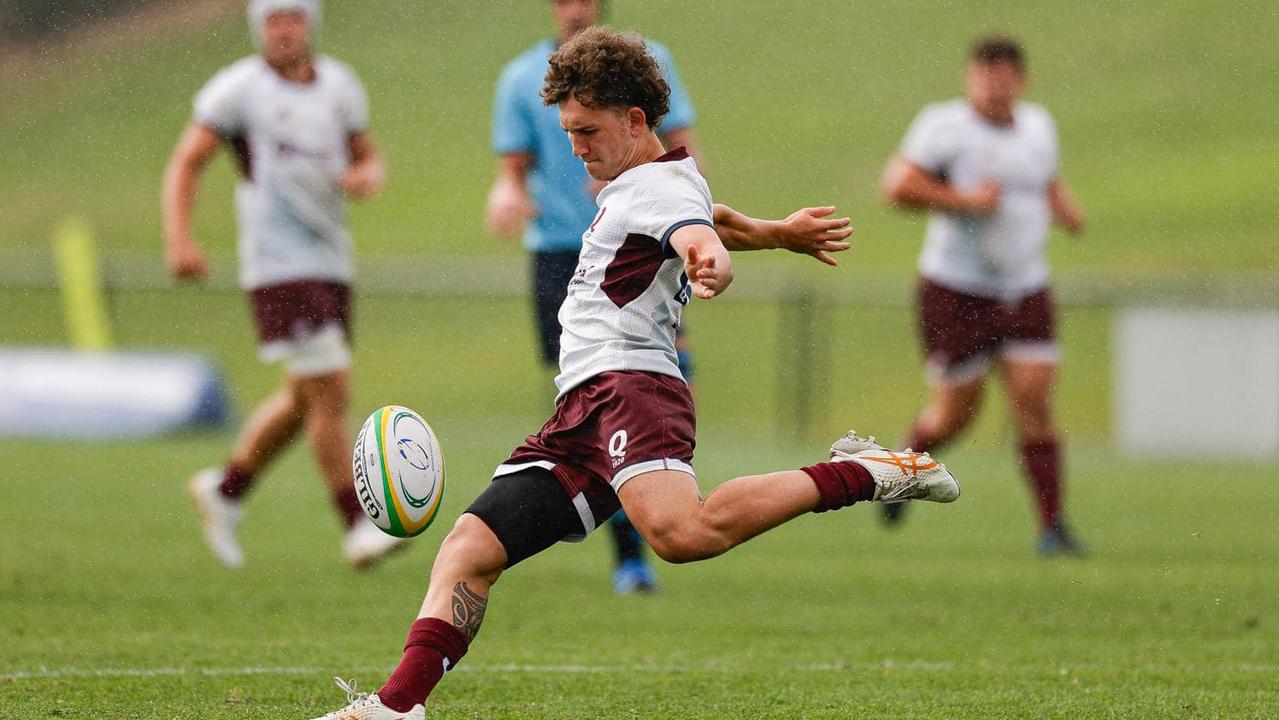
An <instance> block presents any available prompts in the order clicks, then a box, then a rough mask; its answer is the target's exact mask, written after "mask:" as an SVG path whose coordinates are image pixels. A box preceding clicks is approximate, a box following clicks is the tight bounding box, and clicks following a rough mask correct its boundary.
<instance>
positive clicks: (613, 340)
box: [555, 148, 714, 396]
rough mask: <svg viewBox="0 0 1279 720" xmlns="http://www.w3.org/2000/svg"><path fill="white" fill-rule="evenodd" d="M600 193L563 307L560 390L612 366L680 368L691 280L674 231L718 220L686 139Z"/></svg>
mask: <svg viewBox="0 0 1279 720" xmlns="http://www.w3.org/2000/svg"><path fill="white" fill-rule="evenodd" d="M596 203H597V204H598V205H599V208H600V209H599V213H598V214H596V216H595V220H594V221H593V222H592V223H591V226H590V227H589V228H587V230H586V232H585V233H583V235H582V251H581V254H580V255H579V256H578V263H577V271H576V272H575V273H574V274H573V279H572V280H571V281H570V282H569V285H568V297H567V299H565V301H564V304H563V305H562V306H561V307H560V314H559V318H560V325H561V327H563V332H562V333H561V335H560V374H559V376H558V377H556V378H555V385H556V387H557V388H558V389H559V393H560V395H561V396H562V395H563V394H564V393H566V392H568V391H569V390H570V389H572V388H573V387H575V386H576V385H579V384H580V383H582V382H584V381H586V380H589V379H590V378H592V377H594V376H596V375H599V374H600V373H604V372H608V371H611V370H641V371H644V372H651V373H659V374H662V375H670V376H672V377H677V378H678V377H682V376H681V375H680V371H679V360H678V357H677V356H676V353H675V329H676V328H677V327H679V323H680V316H681V313H682V311H683V308H684V305H686V304H687V303H688V299H689V286H688V278H687V277H685V275H684V262H683V260H681V259H680V257H679V256H678V255H677V254H676V253H675V251H674V250H673V249H672V248H671V246H670V239H671V233H673V232H675V230H677V229H679V228H681V227H684V226H685V225H693V224H701V225H709V226H711V227H714V222H713V220H712V209H711V191H710V188H709V187H708V186H707V185H706V180H704V179H703V178H702V176H701V174H700V173H698V172H697V163H696V162H695V161H694V160H693V159H692V158H691V157H689V155H688V153H687V152H685V151H684V149H683V148H679V149H676V150H673V151H671V152H669V153H667V154H665V155H663V156H662V157H660V158H658V159H657V160H655V161H654V162H651V163H645V164H643V165H640V166H638V167H634V168H631V169H630V170H627V171H626V172H624V173H622V174H621V175H619V176H618V177H617V179H615V180H613V181H612V182H611V183H609V184H608V185H607V186H606V187H605V188H604V189H603V190H602V191H600V194H599V197H598V198H596Z"/></svg>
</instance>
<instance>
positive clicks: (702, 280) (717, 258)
mask: <svg viewBox="0 0 1279 720" xmlns="http://www.w3.org/2000/svg"><path fill="white" fill-rule="evenodd" d="M684 274H685V275H687V276H688V279H689V282H691V283H692V285H693V295H695V296H697V297H699V298H701V299H702V300H710V299H711V298H713V297H718V296H720V295H723V294H724V291H725V290H726V289H728V286H729V285H730V284H732V282H733V264H732V262H731V261H730V260H729V259H728V251H727V250H725V249H724V248H723V247H722V246H721V247H720V248H719V249H718V251H712V252H709V253H704V252H701V251H699V250H698V249H697V246H696V245H689V246H688V256H687V257H685V258H684Z"/></svg>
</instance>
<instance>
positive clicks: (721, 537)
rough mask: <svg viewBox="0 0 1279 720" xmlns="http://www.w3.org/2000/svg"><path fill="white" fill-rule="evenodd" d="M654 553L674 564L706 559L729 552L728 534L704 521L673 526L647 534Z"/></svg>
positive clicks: (646, 536) (674, 524)
mask: <svg viewBox="0 0 1279 720" xmlns="http://www.w3.org/2000/svg"><path fill="white" fill-rule="evenodd" d="M644 539H645V540H647V541H648V544H649V546H650V547H652V548H653V553H654V554H656V555H657V556H658V557H659V558H661V559H663V560H665V561H666V562H668V563H672V564H675V565H679V564H683V563H690V562H696V561H698V560H706V559H709V558H713V557H715V556H716V555H722V554H724V553H726V552H728V550H729V548H731V547H732V543H731V542H730V541H729V540H728V536H727V534H726V533H724V532H721V531H720V530H717V529H716V528H715V527H713V526H712V525H711V524H708V523H704V522H701V521H691V520H690V521H686V522H681V523H673V524H670V525H666V526H663V527H661V528H656V529H655V530H654V531H653V532H650V533H649V534H647V535H645V537H644Z"/></svg>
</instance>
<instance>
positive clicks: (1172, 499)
mask: <svg viewBox="0 0 1279 720" xmlns="http://www.w3.org/2000/svg"><path fill="white" fill-rule="evenodd" d="M111 305H112V316H113V318H114V320H115V321H116V323H117V327H116V330H117V334H118V336H119V339H120V341H121V342H122V344H126V345H128V346H129V347H143V348H146V347H152V348H172V347H181V348H192V349H196V350H200V351H203V352H206V353H208V354H209V355H211V356H212V357H214V358H216V359H217V360H218V361H219V363H220V364H221V366H222V367H223V370H224V372H225V374H226V376H227V379H228V382H229V385H230V387H231V388H232V389H233V391H234V394H235V401H236V402H235V404H236V406H237V407H238V408H239V409H240V410H241V412H243V411H244V410H245V409H246V408H247V407H248V405H249V404H250V403H251V402H252V401H253V400H254V399H256V398H258V397H260V396H262V395H263V394H265V393H266V392H267V391H268V390H269V389H270V387H271V386H272V384H273V383H274V382H275V375H274V371H271V370H263V369H262V368H261V366H259V365H258V364H257V362H256V360H255V359H254V358H253V354H252V339H251V337H250V334H249V325H248V322H247V315H246V312H247V311H246V309H245V308H244V307H243V301H242V300H241V299H240V298H239V297H238V296H234V295H231V294H223V293H217V292H209V291H203V292H201V291H194V290H193V291H181V292H119V293H116V294H114V295H113V296H112V301H111ZM57 310H58V306H57V296H56V294H54V293H52V292H47V291H34V292H17V291H9V290H0V328H3V336H0V342H4V343H6V344H23V345H57V344H62V342H63V338H62V336H61V331H60V330H59V329H58V324H57ZM524 312H525V306H524V303H523V302H519V301H514V300H502V301H496V300H495V301H491V302H476V301H474V300H469V301H467V300H444V299H421V298H402V297H401V298H391V297H383V296H370V297H363V298H361V301H360V305H359V319H358V321H357V323H358V324H357V333H358V346H357V358H356V362H357V365H356V399H355V411H354V413H353V414H354V415H356V416H360V415H363V413H364V412H365V411H367V410H370V409H372V408H373V407H376V406H377V405H380V404H383V403H386V402H402V403H405V404H408V405H410V406H412V407H415V408H417V409H419V410H421V411H422V412H424V413H425V414H426V415H427V416H428V417H429V418H430V419H431V421H432V424H433V425H434V426H435V427H436V429H437V431H438V432H439V433H440V435H441V438H442V442H443V445H444V448H445V451H446V453H447V457H448V460H449V468H450V483H451V486H450V489H449V493H448V495H447V497H446V500H445V506H444V508H443V511H442V516H441V517H442V519H441V521H440V524H439V526H438V527H436V528H432V530H431V531H430V532H429V533H428V534H427V535H425V536H423V537H421V538H419V539H417V540H415V541H414V542H413V545H412V547H411V549H410V550H409V551H408V552H407V553H405V554H403V555H401V556H398V557H396V558H393V559H391V560H390V561H388V562H387V563H386V564H385V565H384V566H382V567H379V568H376V569H374V570H373V571H371V572H369V573H365V574H356V573H353V572H351V571H349V570H347V569H346V568H345V567H344V566H343V565H342V563H341V561H340V559H339V556H338V539H339V535H338V530H337V522H336V520H335V518H334V516H333V514H332V512H331V511H330V509H329V508H328V503H327V500H326V498H325V497H324V494H323V491H322V489H321V483H320V482H319V481H318V479H317V478H316V477H315V474H314V470H313V468H312V465H311V461H310V459H309V457H308V456H307V453H306V452H305V451H304V450H303V449H300V448H299V449H295V450H294V451H292V452H291V453H290V454H288V455H287V456H286V457H285V458H284V459H283V461H282V462H281V464H280V465H279V466H277V467H276V468H275V469H274V470H273V471H272V472H271V473H270V475H269V476H268V477H267V478H266V479H265V480H264V481H263V484H262V486H261V487H260V488H259V490H258V491H256V494H255V495H253V496H252V497H251V499H250V504H249V515H248V519H247V520H246V523H245V529H244V530H245V544H246V548H247V551H248V554H249V564H248V566H247V567H246V568H245V569H244V570H243V571H242V572H239V573H232V572H228V571H225V570H223V569H222V568H220V567H219V566H217V565H216V564H215V562H214V561H213V560H212V559H211V558H210V557H209V556H208V555H207V553H206V551H205V550H204V548H203V547H202V545H201V544H200V541H199V539H198V526H197V524H196V522H195V519H194V514H193V513H192V511H191V510H190V508H189V507H188V503H187V499H186V496H185V493H184V490H183V480H184V479H185V477H186V476H187V475H188V474H189V473H190V472H191V471H192V470H193V469H195V468H199V467H202V466H205V465H209V464H214V463H217V462H219V461H220V460H221V459H222V458H223V456H224V454H225V452H226V449H227V446H228V444H229V443H230V435H229V434H228V433H214V434H209V435H195V434H188V435H180V436H176V437H170V438H164V439H157V440H148V441H138V442H126V443H65V442H54V441H22V440H14V439H7V440H0V463H3V466H4V467H5V468H6V472H5V473H3V474H0V497H3V498H4V503H3V518H4V522H2V523H0V547H3V548H5V549H6V550H5V553H4V555H3V559H2V560H0V643H2V644H0V647H3V650H0V717H24V716H31V715H33V714H34V715H35V716H37V717H46V716H47V717H65V718H95V719H96V718H130V719H135V718H139V719H151V718H155V719H159V718H173V717H182V718H268V717H269V718H306V717H311V716H312V715H315V714H319V713H320V712H322V711H324V710H328V709H332V708H334V707H336V706H337V704H338V702H339V701H340V700H341V697H340V693H338V691H337V690H336V689H335V688H333V687H332V686H331V685H330V684H329V677H330V676H332V675H342V676H345V677H350V676H356V677H358V678H360V679H361V681H362V682H363V684H364V686H366V687H375V686H376V684H377V683H378V682H380V681H381V680H382V679H383V678H384V677H385V675H386V673H387V672H388V670H389V668H390V667H391V666H393V664H394V662H395V661H396V659H397V658H398V653H399V648H400V645H401V643H402V641H403V635H404V632H405V630H406V628H407V625H408V623H409V622H410V621H411V619H412V617H413V614H414V612H415V610H416V608H417V605H418V603H419V602H420V598H421V595H422V593H423V591H424V589H425V587H426V580H427V572H428V570H429V566H430V563H431V558H432V557H433V554H434V552H435V548H436V547H437V545H438V543H439V541H440V539H441V538H442V537H443V534H444V532H445V530H446V529H447V527H448V524H449V523H450V522H451V521H452V519H453V517H455V516H456V515H457V514H458V513H459V512H461V510H462V509H463V508H465V506H466V504H467V503H469V501H470V500H471V499H472V498H473V497H474V496H475V495H476V494H477V493H478V492H479V490H480V489H481V488H482V487H483V486H484V484H485V483H486V478H487V477H488V474H489V473H490V472H491V469H492V466H493V465H494V464H496V463H497V462H499V461H500V460H501V459H503V458H504V457H505V453H506V452H507V451H509V449H510V448H511V447H512V446H513V445H514V444H515V443H516V442H518V441H519V440H520V438H521V436H522V435H523V434H525V433H527V432H529V431H531V430H533V429H534V428H535V427H536V426H537V425H538V424H539V423H540V422H541V421H542V420H543V419H544V415H545V411H546V402H547V399H548V395H549V393H548V391H547V390H546V388H545V382H546V380H545V378H544V377H542V376H541V374H540V371H539V370H538V369H537V368H536V367H535V365H534V364H533V362H532V360H531V358H530V357H529V355H530V353H529V351H528V335H527V333H528V328H527V324H526V318H525V316H524ZM690 316H691V321H692V326H693V328H694V334H693V339H694V341H695V343H696V351H697V354H698V357H699V359H700V365H701V370H702V376H701V380H700V381H699V383H698V388H697V393H698V400H699V405H700V409H699V419H700V421H701V432H700V433H699V435H700V440H701V443H700V444H699V448H698V457H697V466H698V469H699V473H700V477H701V482H702V484H703V487H704V488H705V489H709V488H710V487H713V486H714V485H715V484H718V483H719V482H722V481H723V480H725V479H727V478H729V477H732V476H733V475H735V474H741V473H746V472H756V471H761V470H768V469H777V468H786V467H795V466H798V465H801V464H807V463H810V462H812V461H813V460H814V459H816V458H818V457H820V456H821V453H822V450H823V448H824V446H825V444H826V443H827V442H829V439H830V438H831V437H833V436H834V435H835V434H837V433H838V432H840V431H842V429H844V428H845V427H847V426H848V425H850V424H851V425H854V426H855V427H857V428H859V429H862V430H864V431H877V432H880V433H881V434H884V435H888V436H891V435H893V434H894V433H896V432H899V431H900V430H901V429H902V428H903V427H904V426H905V424H906V422H907V421H908V419H909V417H910V413H911V411H912V410H913V409H914V406H915V404H916V403H917V402H918V400H919V398H920V396H921V385H920V381H919V379H918V376H917V373H918V367H917V360H916V357H915V351H914V349H913V348H912V347H911V345H910V336H909V331H908V328H909V324H908V323H909V318H908V315H907V314H906V311H904V310H899V309H881V310H866V309H856V308H840V309H839V311H838V312H834V311H832V312H831V316H832V318H833V320H832V322H834V323H835V326H836V330H835V332H834V333H833V334H832V336H831V339H830V346H829V348H828V349H827V350H826V351H825V352H827V353H829V358H830V362H831V364H832V366H831V367H832V369H831V370H830V371H829V380H827V381H826V382H827V383H828V384H829V386H830V388H831V391H832V397H831V400H830V401H829V402H828V404H827V406H826V408H825V410H824V411H823V412H821V413H819V417H817V418H816V419H814V420H813V421H812V422H811V423H810V427H809V429H808V430H807V431H804V433H803V437H802V438H795V432H793V431H789V430H786V429H785V428H786V426H787V423H788V422H794V418H793V417H792V416H790V415H788V414H787V413H785V412H783V413H781V414H780V416H779V414H778V410H777V407H776V385H777V383H778V379H777V373H776V370H775V366H776V364H777V362H778V360H779V358H783V357H789V355H786V354H782V353H779V351H778V350H777V347H776V346H777V343H778V338H777V337H776V336H775V323H776V321H777V316H778V310H777V308H775V307H774V306H772V305H770V304H766V303H749V302H737V303H719V304H717V303H705V304H697V305H694V306H693V308H692V310H691V311H690ZM1066 317H1067V319H1068V322H1066V323H1065V329H1066V334H1067V340H1068V344H1067V348H1068V350H1069V351H1070V353H1071V355H1070V356H1069V357H1068V363H1067V366H1066V378H1065V380H1064V382H1063V386H1062V392H1061V396H1060V399H1059V401H1060V405H1061V408H1062V411H1063V416H1064V418H1065V419H1064V421H1063V422H1064V424H1065V425H1066V427H1067V428H1068V429H1069V431H1070V442H1069V448H1070V453H1069V469H1070V475H1069V481H1070V484H1069V504H1070V507H1071V509H1072V514H1073V517H1074V518H1075V522H1076V524H1077V526H1078V530H1079V532H1080V533H1081V535H1082V537H1083V538H1084V539H1085V540H1086V541H1087V542H1088V544H1089V546H1090V547H1091V549H1092V556H1091V557H1090V558H1089V559H1086V560H1081V561H1067V562H1045V561H1043V560H1041V559H1039V558H1038V557H1036V556H1035V554H1034V553H1033V549H1032V545H1033V539H1034V530H1033V522H1032V518H1031V513H1030V508H1029V501H1028V499H1027V497H1026V493H1025V491H1024V489H1023V483H1022V481H1021V480H1020V478H1019V476H1018V473H1017V470H1016V466H1015V459H1014V457H1013V454H1012V452H1011V449H1010V442H1009V441H1010V438H1009V435H1008V431H1007V429H1006V423H1005V422H1004V420H1003V418H1002V416H1001V415H1000V413H999V412H993V413H990V414H988V415H987V416H986V417H985V418H984V419H983V421H982V423H981V424H980V426H979V427H977V428H975V430H974V432H973V433H972V434H971V435H970V436H968V438H967V439H965V440H964V441H963V442H960V443H958V444H957V446H956V447H955V448H954V449H953V450H951V451H950V452H948V453H947V454H946V459H947V461H948V462H949V463H950V465H951V466H952V467H953V469H954V470H955V472H956V473H957V474H958V476H959V477H960V478H961V481H962V482H963V483H964V497H963V498H962V499H961V501H960V502H959V503H957V504H955V505H953V506H946V507H941V506H930V507H917V508H913V511H912V513H911V516H910V517H909V520H908V523H907V524H906V526H905V527H903V528H902V530H901V532H899V533H889V532H886V531H885V530H883V529H882V528H881V527H880V526H879V524H878V522H877V519H876V513H875V508H874V507H856V508H852V509H850V510H846V511H843V512H840V513H838V514H830V515H824V516H810V517H805V518H802V519H800V520H798V521H796V522H795V523H793V524H792V525H789V526H787V527H785V528H782V529H780V530H778V531H776V532H774V533H771V534H768V535H766V536H764V537H762V538H760V539H758V540H756V541H753V542H751V543H749V544H748V545H746V546H743V547H741V548H739V549H737V550H734V551H733V552H732V553H730V554H729V555H728V556H726V557H724V558H721V559H717V560H714V561H711V562H708V563H702V564H695V565H688V566H678V567H676V566H664V567H662V568H659V570H660V573H661V578H662V582H663V588H664V592H663V593H662V594H661V595H659V596H657V597H654V598H627V599H619V598H616V597H614V596H613V595H612V593H611V591H610V588H609V583H608V565H609V560H608V552H609V551H608V547H607V545H608V543H607V542H605V541H604V540H602V539H601V538H599V537H596V538H592V540H591V541H590V542H588V543H585V544H583V545H580V546H577V545H562V546H559V547H556V548H554V549H552V550H551V551H549V552H547V553H546V554H544V555H543V556H540V557H537V558H535V559H533V560H531V561H529V562H528V563H527V564H525V565H522V566H520V567H519V568H518V569H517V570H516V571H513V572H512V573H511V574H510V575H509V576H507V577H506V578H504V579H503V580H502V582H501V584H500V585H499V586H498V591H497V593H496V594H495V595H494V598H493V601H492V605H491V609H490V612H489V619H488V621H487V622H486V624H485V627H484V630H483V632H482V634H481V636H480V640H479V642H477V643H476V645H475V647H474V649H473V650H472V652H471V654H470V655H468V657H467V659H466V660H465V662H464V663H463V665H462V666H461V667H462V668H465V669H464V670H463V669H459V670H458V672H457V673H456V674H453V675H450V677H449V678H448V679H447V681H446V682H445V684H444V685H442V686H441V688H440V691H439V693H438V694H437V695H436V697H435V700H434V701H433V705H432V708H431V717H437V718H445V717H465V718H485V719H489V718H662V719H672V718H673V719H683V718H723V717H741V718H795V717H804V718H850V717H852V718H855V717H867V718H871V717H885V716H891V717H901V718H983V719H985V718H1022V717H1045V718H1062V719H1066V718H1079V717H1115V718H1129V717H1143V718H1146V717H1150V718H1269V717H1273V716H1274V715H1275V713H1276V712H1279V690H1277V689H1276V688H1279V646H1277V645H1276V644H1275V642H1274V637H1275V635H1274V628H1275V626H1276V624H1277V623H1279V616H1277V615H1276V613H1275V611H1274V603H1273V598H1274V597H1275V596H1276V594H1277V593H1279V575H1277V574H1276V573H1275V571H1274V567H1275V563H1276V560H1279V557H1276V550H1275V546H1274V543H1273V538H1272V532H1271V530H1270V527H1271V520H1272V518H1271V514H1272V513H1271V511H1270V504H1269V503H1267V502H1265V501H1264V500H1263V501H1259V498H1264V497H1265V494H1266V493H1267V492H1268V488H1269V485H1270V484H1271V482H1270V478H1271V477H1273V474H1274V467H1273V466H1266V465H1247V464H1239V463H1175V464H1174V463H1140V462H1136V461H1130V460H1121V459H1119V458H1117V457H1116V456H1115V455H1114V454H1113V453H1112V452H1110V451H1109V450H1108V449H1107V448H1106V444H1105V437H1106V434H1105V430H1104V428H1105V426H1106V425H1105V416H1106V413H1107V408H1106V406H1105V404H1104V400H1099V399H1098V398H1104V397H1106V393H1105V392H1101V391H1099V390H1098V388H1099V387H1100V388H1103V389H1104V387H1105V385H1104V383H1105V375H1106V371H1105V368H1106V357H1107V353H1106V350H1105V338H1106V328H1107V322H1108V315H1107V313H1105V312H1103V311H1098V310H1086V309H1078V308H1068V309H1067V310H1066ZM817 352H818V355H817V356H818V357H820V352H821V351H817ZM820 381H821V379H820V378H814V379H813V382H814V383H819V382H820ZM992 399H995V398H992ZM991 409H992V410H998V403H993V404H992V405H991ZM358 419H359V417H353V418H352V422H353V423H354V422H356V421H358ZM793 438H794V439H793ZM77 513H79V514H77ZM137 673H144V674H137ZM33 703H34V704H35V705H34V706H33ZM33 707H34V708H35V709H34V710H33Z"/></svg>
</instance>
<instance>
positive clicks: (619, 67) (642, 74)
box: [542, 27, 671, 128]
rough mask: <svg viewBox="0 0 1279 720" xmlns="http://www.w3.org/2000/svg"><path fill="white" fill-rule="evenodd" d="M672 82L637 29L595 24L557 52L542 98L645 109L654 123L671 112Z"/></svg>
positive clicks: (548, 100) (547, 72) (605, 106)
mask: <svg viewBox="0 0 1279 720" xmlns="http://www.w3.org/2000/svg"><path fill="white" fill-rule="evenodd" d="M670 95H671V86H670V85H667V84H666V78H664V77H662V68H661V66H659V65H658V64H657V61H656V60H654V59H653V56H652V55H650V54H649V52H648V48H647V47H645V45H644V41H643V40H642V39H641V38H640V37H639V36H638V35H635V34H633V33H623V32H617V31H616V30H610V29H608V28H602V27H594V28H590V29H587V30H583V31H582V32H580V33H578V34H577V35H575V36H574V37H573V38H572V39H571V40H569V41H568V42H566V43H564V44H563V45H561V46H560V48H559V49H558V50H556V51H555V54H554V55H552V56H551V66H550V69H548V70H547V71H546V82H545V84H543V85H542V101H543V102H545V103H546V104H547V105H557V104H559V103H561V102H564V101H565V100H567V99H569V98H573V99H574V100H577V101H578V102H580V103H582V104H583V105H585V106H586V107H592V108H622V109H623V110H625V109H627V108H632V107H637V108H639V109H641V110H643V111H644V117H645V119H646V120H647V122H648V126H649V127H650V128H655V127H657V125H658V123H660V122H661V121H662V118H663V117H665V116H666V113H667V112H669V111H670Z"/></svg>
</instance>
